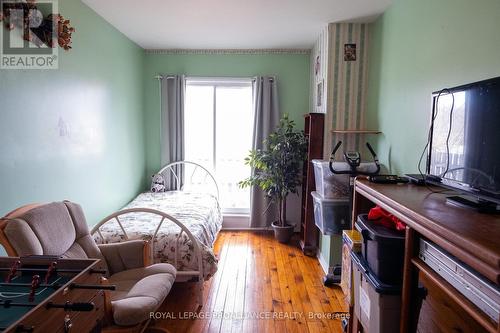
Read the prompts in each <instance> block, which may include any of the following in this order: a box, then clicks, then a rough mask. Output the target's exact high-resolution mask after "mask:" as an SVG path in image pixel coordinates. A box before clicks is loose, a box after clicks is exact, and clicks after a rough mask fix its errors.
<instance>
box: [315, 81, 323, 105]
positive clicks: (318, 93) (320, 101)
mask: <svg viewBox="0 0 500 333" xmlns="http://www.w3.org/2000/svg"><path fill="white" fill-rule="evenodd" d="M322 104H323V80H321V81H320V82H318V85H317V89H316V106H321V105H322Z"/></svg>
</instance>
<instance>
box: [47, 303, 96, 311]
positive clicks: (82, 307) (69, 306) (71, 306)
mask: <svg viewBox="0 0 500 333" xmlns="http://www.w3.org/2000/svg"><path fill="white" fill-rule="evenodd" d="M46 307H47V309H54V308H56V309H64V311H80V312H89V311H93V310H94V308H95V305H94V303H70V302H66V303H65V304H55V303H52V302H49V303H47V306H46Z"/></svg>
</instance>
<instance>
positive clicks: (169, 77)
mask: <svg viewBox="0 0 500 333" xmlns="http://www.w3.org/2000/svg"><path fill="white" fill-rule="evenodd" d="M154 78H155V79H157V80H161V79H167V80H170V79H175V75H167V76H163V75H156V76H155V77H154ZM191 78H192V79H248V78H247V77H230V76H226V77H224V76H213V77H211V76H188V79H191ZM268 78H269V79H270V81H274V80H276V76H275V75H271V76H268ZM255 79H256V78H255V77H252V81H255Z"/></svg>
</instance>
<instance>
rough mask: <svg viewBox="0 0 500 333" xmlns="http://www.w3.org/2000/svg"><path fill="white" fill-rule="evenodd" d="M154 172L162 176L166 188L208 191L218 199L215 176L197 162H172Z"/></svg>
mask: <svg viewBox="0 0 500 333" xmlns="http://www.w3.org/2000/svg"><path fill="white" fill-rule="evenodd" d="M156 174H159V175H161V176H162V177H163V179H164V180H165V188H166V189H167V190H176V191H194V192H202V193H210V194H212V195H214V196H215V197H216V198H217V200H219V186H218V185H217V181H216V180H215V177H214V176H213V175H212V174H211V173H210V171H208V170H207V169H206V168H205V167H203V166H201V165H199V164H198V163H195V162H190V161H178V162H172V163H170V164H168V165H166V166H164V167H163V168H162V169H161V170H160V171H158V172H157V173H156Z"/></svg>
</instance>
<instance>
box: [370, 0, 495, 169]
mask: <svg viewBox="0 0 500 333" xmlns="http://www.w3.org/2000/svg"><path fill="white" fill-rule="evenodd" d="M499 75H500V1H498V0H477V1H470V0H439V1H436V0H418V1H417V0H395V1H394V3H393V5H392V6H391V7H390V8H389V9H388V10H387V11H386V12H385V14H384V15H383V16H382V17H381V18H379V19H378V20H377V21H376V22H375V24H374V26H373V34H372V49H371V62H370V73H369V78H370V79H369V80H370V81H369V85H368V93H369V96H368V108H367V110H368V115H367V116H368V117H367V118H368V119H367V127H369V128H377V127H378V128H379V129H380V130H382V132H383V135H381V136H379V142H378V145H377V152H378V154H379V156H380V158H381V160H382V161H383V162H384V164H385V165H386V166H387V167H388V168H389V169H390V171H391V172H392V173H405V172H415V171H417V170H416V169H417V162H418V158H419V157H420V153H421V152H422V149H423V147H424V145H425V142H426V136H427V130H428V126H429V120H430V112H431V93H432V92H433V91H435V90H439V89H442V88H444V87H450V86H456V85H460V84H463V83H468V82H474V81H477V80H481V79H486V78H491V77H495V76H499ZM424 163H425V162H424Z"/></svg>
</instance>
